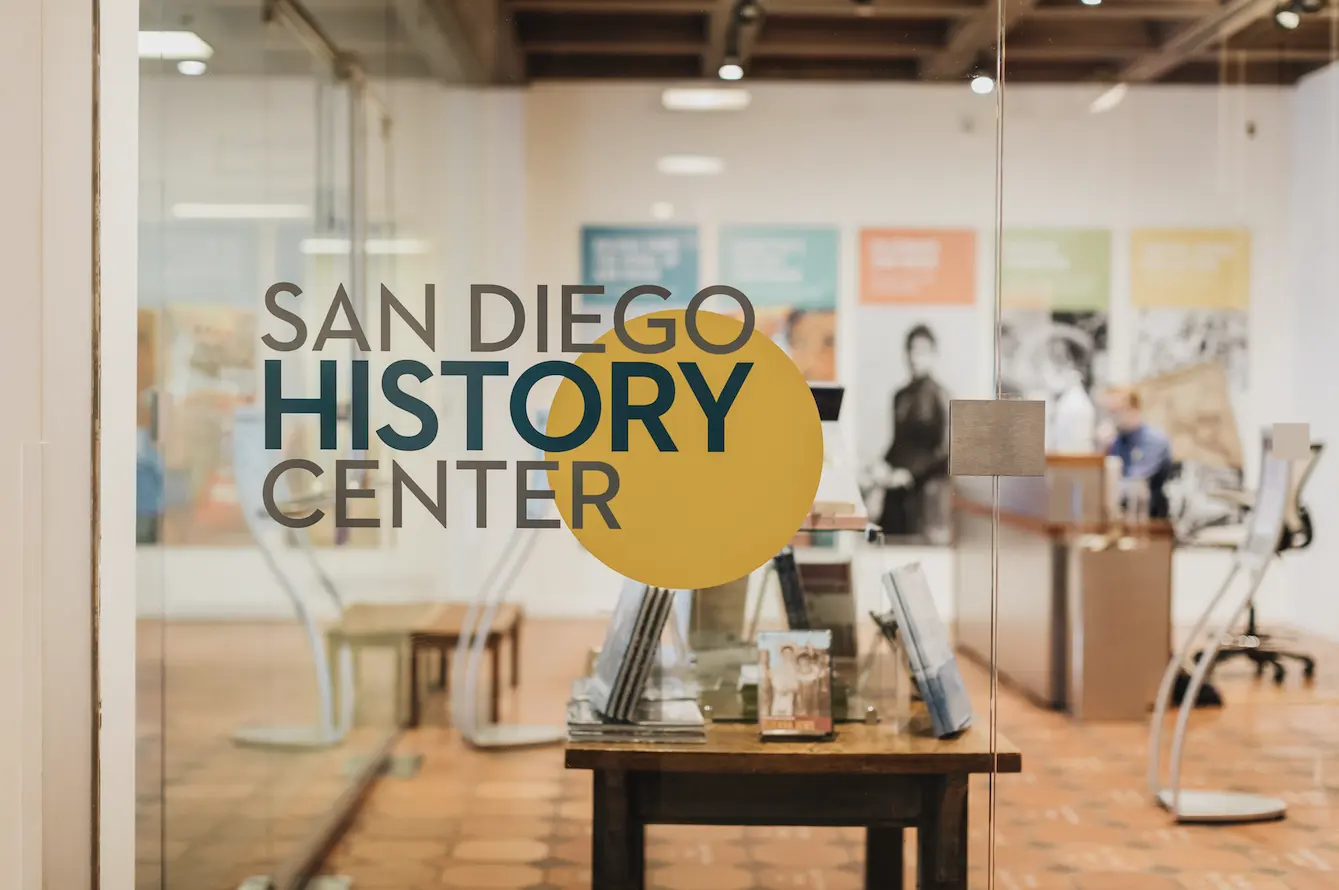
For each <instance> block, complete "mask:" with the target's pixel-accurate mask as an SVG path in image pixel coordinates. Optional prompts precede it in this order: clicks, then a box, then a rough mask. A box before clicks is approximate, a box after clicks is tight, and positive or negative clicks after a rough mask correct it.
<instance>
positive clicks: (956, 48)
mask: <svg viewBox="0 0 1339 890" xmlns="http://www.w3.org/2000/svg"><path fill="white" fill-rule="evenodd" d="M1036 4H1037V0H991V2H989V3H987V4H986V5H985V6H983V7H982V8H981V10H980V11H979V12H976V13H973V14H972V15H971V16H969V17H968V18H965V19H963V20H962V22H961V23H960V24H959V25H958V26H957V27H956V28H954V29H953V31H952V33H951V34H949V38H948V45H947V46H945V47H944V49H943V50H942V51H941V52H939V53H936V54H935V55H934V56H932V57H931V58H929V59H927V60H926V62H925V65H924V67H923V68H922V70H921V73H922V76H923V77H925V79H926V80H948V79H952V78H956V77H962V76H963V75H965V74H967V73H968V72H970V71H971V70H972V65H974V64H975V63H976V59H977V56H979V55H980V54H981V53H982V52H983V51H985V50H986V49H989V48H990V47H992V46H994V45H995V44H996V43H997V42H998V41H999V34H1000V29H1001V27H1002V28H1003V30H1004V33H1005V34H1008V33H1009V29H1010V28H1012V27H1013V26H1014V25H1015V24H1016V23H1017V22H1018V20H1019V19H1021V18H1022V17H1023V16H1024V15H1025V14H1027V12H1028V11H1029V10H1031V9H1032V7H1033V6H1035V5H1036Z"/></svg>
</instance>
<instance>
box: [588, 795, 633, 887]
mask: <svg viewBox="0 0 1339 890" xmlns="http://www.w3.org/2000/svg"><path fill="white" fill-rule="evenodd" d="M593 781H594V784H595V807H594V816H593V818H592V822H591V873H590V875H591V879H590V886H591V890H643V888H644V887H645V885H646V860H645V858H644V857H645V843H646V826H645V825H643V824H642V823H641V822H639V821H638V820H637V817H636V816H635V815H634V813H633V810H632V789H631V787H630V786H629V784H628V774H627V773H624V772H617V771H608V770H595V771H594V780H593Z"/></svg>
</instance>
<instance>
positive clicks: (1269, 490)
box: [1148, 451, 1292, 822]
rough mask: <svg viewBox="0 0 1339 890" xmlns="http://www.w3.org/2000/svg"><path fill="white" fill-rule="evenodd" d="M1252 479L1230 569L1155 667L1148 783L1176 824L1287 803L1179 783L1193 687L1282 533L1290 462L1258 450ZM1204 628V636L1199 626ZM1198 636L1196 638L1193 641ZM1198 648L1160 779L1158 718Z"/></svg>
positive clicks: (1278, 813)
mask: <svg viewBox="0 0 1339 890" xmlns="http://www.w3.org/2000/svg"><path fill="white" fill-rule="evenodd" d="M1261 463H1262V467H1261V473H1260V485H1259V488H1258V489H1257V492H1258V494H1257V497H1256V503H1255V508H1254V510H1253V511H1252V514H1251V522H1250V527H1249V530H1248V533H1247V536H1246V539H1245V540H1244V541H1243V543H1242V544H1241V546H1240V547H1238V548H1237V550H1236V553H1235V554H1234V557H1233V564H1232V570H1231V571H1230V572H1228V575H1227V578H1225V579H1224V581H1223V584H1222V586H1221V587H1219V589H1218V592H1217V593H1216V594H1215V595H1214V597H1213V599H1212V600H1211V601H1210V603H1209V605H1208V606H1207V607H1206V608H1205V610H1204V612H1203V613H1202V614H1201V615H1200V616H1199V618H1198V619H1197V620H1196V622H1195V626H1194V629H1193V630H1192V631H1191V632H1190V636H1189V637H1188V638H1187V640H1186V642H1185V643H1183V644H1182V646H1181V648H1180V649H1179V650H1178V651H1177V652H1176V654H1175V655H1174V656H1173V657H1172V660H1171V661H1170V662H1169V663H1168V665H1167V670H1166V671H1165V672H1164V673H1163V677H1162V684H1161V686H1160V687H1159V689H1158V697H1157V700H1156V703H1155V705H1154V709H1153V726H1152V730H1151V732H1150V733H1149V768H1148V787H1149V791H1150V792H1151V793H1152V795H1153V797H1154V799H1155V800H1157V802H1158V803H1159V804H1160V805H1161V806H1162V807H1164V808H1165V809H1167V810H1168V811H1170V812H1171V813H1172V815H1174V816H1175V817H1176V821H1178V822H1262V821H1267V820H1272V819H1280V818H1282V817H1283V816H1284V814H1285V813H1286V812H1287V804H1286V803H1285V802H1284V801H1282V800H1281V799H1279V798H1276V797H1269V796H1264V795H1258V794H1246V793H1241V792H1235V791H1216V790H1185V789H1182V787H1181V763H1182V760H1183V758H1184V755H1185V741H1186V728H1187V725H1188V724H1189V722H1190V715H1191V713H1192V712H1193V711H1194V710H1195V702H1196V701H1197V700H1198V697H1199V692H1200V689H1201V687H1202V686H1203V685H1204V682H1205V680H1206V679H1207V678H1208V675H1209V672H1210V670H1212V668H1213V664H1214V660H1215V656H1216V655H1217V653H1218V650H1219V648H1220V647H1221V646H1222V645H1223V640H1224V639H1226V638H1227V637H1228V636H1229V634H1230V632H1231V630H1232V628H1233V627H1235V626H1236V625H1237V624H1238V623H1239V622H1240V621H1241V618H1242V615H1244V614H1245V612H1246V609H1247V607H1248V605H1249V604H1250V603H1251V600H1252V598H1253V597H1254V596H1255V592H1256V591H1257V590H1258V589H1259V587H1260V582H1261V581H1262V580H1263V579H1264V576H1265V572H1266V570H1267V569H1268V568H1269V565H1270V563H1271V562H1272V560H1273V559H1274V555H1275V552H1276V549H1277V547H1278V543H1279V537H1280V535H1282V533H1283V519H1284V513H1285V510H1286V507H1287V498H1288V492H1289V481H1290V477H1291V474H1292V465H1291V463H1290V462H1289V461H1286V460H1281V459H1278V458H1275V457H1274V456H1273V455H1272V454H1271V453H1270V452H1268V451H1267V452H1266V453H1265V454H1264V456H1263V458H1262V460H1261ZM1239 577H1241V578H1244V579H1245V584H1244V585H1240V586H1239V590H1238V591H1237V592H1236V593H1231V594H1230V591H1231V590H1232V588H1233V587H1234V582H1236V581H1237V579H1238V578H1239ZM1223 603H1230V604H1231V609H1230V614H1229V616H1228V619H1227V621H1226V622H1225V623H1224V624H1222V625H1219V626H1214V625H1213V624H1212V621H1213V614H1214V612H1215V611H1216V610H1217V609H1218V607H1219V606H1220V605H1221V604H1223ZM1210 627H1212V629H1211V630H1210V631H1209V633H1208V636H1207V639H1206V638H1205V631H1206V628H1210ZM1201 639H1204V642H1203V643H1201ZM1201 648H1202V649H1203V652H1202V653H1201V654H1200V655H1199V657H1198V659H1197V660H1196V661H1195V666H1194V671H1193V673H1192V674H1191V677H1190V684H1189V686H1188V687H1187V688H1186V690H1185V692H1184V693H1183V694H1182V696H1181V703H1180V706H1179V709H1178V712H1177V715H1176V729H1175V730H1174V733H1173V735H1172V745H1171V754H1170V757H1169V760H1168V771H1169V775H1168V778H1167V784H1165V785H1164V784H1163V776H1162V747H1163V738H1162V736H1163V724H1164V721H1165V717H1166V714H1167V709H1168V707H1169V705H1170V704H1171V699H1172V694H1173V690H1174V687H1175V684H1176V678H1177V675H1178V673H1179V672H1180V671H1181V669H1182V666H1183V665H1187V664H1188V663H1189V661H1190V659H1191V657H1192V653H1194V652H1196V651H1197V650H1199V649H1201Z"/></svg>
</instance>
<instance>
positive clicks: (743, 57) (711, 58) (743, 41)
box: [702, 0, 766, 77]
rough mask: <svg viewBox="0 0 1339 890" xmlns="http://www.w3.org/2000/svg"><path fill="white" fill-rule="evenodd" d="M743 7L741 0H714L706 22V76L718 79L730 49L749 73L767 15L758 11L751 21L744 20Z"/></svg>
mask: <svg viewBox="0 0 1339 890" xmlns="http://www.w3.org/2000/svg"><path fill="white" fill-rule="evenodd" d="M741 5H742V3H741V0H715V2H714V3H713V5H712V7H711V13H710V17H709V18H708V20H707V44H706V47H705V49H704V50H703V53H702V76H703V77H716V75H717V72H718V71H719V70H720V67H721V65H722V64H724V62H725V57H726V56H727V55H729V54H730V52H731V50H733V51H734V54H735V57H736V58H737V59H738V60H739V64H740V65H743V66H744V68H745V70H746V71H747V70H748V60H749V56H751V55H752V54H753V45H754V43H756V42H757V39H758V30H759V28H761V27H762V20H763V15H764V14H763V13H762V12H759V14H758V15H756V16H755V17H754V18H753V20H752V21H747V22H746V21H741V20H740V19H739V7H740V6H741ZM759 5H760V6H762V5H763V4H759ZM764 8H766V7H764Z"/></svg>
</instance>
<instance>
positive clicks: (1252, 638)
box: [1189, 440, 1324, 683]
mask: <svg viewBox="0 0 1339 890" xmlns="http://www.w3.org/2000/svg"><path fill="white" fill-rule="evenodd" d="M1265 444H1266V448H1268V447H1269V442H1268V441H1267V440H1266V443H1265ZM1323 451H1324V445H1323V444H1322V443H1319V442H1317V443H1313V444H1312V446H1311V453H1310V455H1309V457H1308V458H1307V460H1306V465H1305V466H1304V467H1303V468H1302V470H1301V472H1299V473H1294V474H1293V478H1292V481H1291V485H1290V486H1289V489H1290V490H1289V492H1288V500H1287V503H1286V506H1285V512H1284V518H1283V528H1282V531H1281V533H1280V534H1279V540H1278V544H1277V545H1276V546H1275V548H1274V556H1276V557H1277V556H1281V555H1282V554H1283V553H1284V552H1285V551H1288V550H1303V549H1305V548H1307V547H1310V546H1311V541H1312V538H1313V537H1314V530H1313V528H1312V524H1311V514H1310V513H1309V512H1308V510H1307V508H1306V506H1305V505H1304V504H1303V503H1302V492H1303V490H1305V488H1306V484H1307V481H1308V480H1309V479H1310V478H1311V474H1312V472H1313V471H1314V470H1315V468H1316V462H1317V461H1319V460H1320V455H1321V453H1322V452H1323ZM1265 453H1268V451H1266V452H1265ZM1229 497H1231V499H1232V500H1234V501H1235V502H1237V503H1238V504H1240V505H1241V506H1244V507H1246V508H1248V509H1250V508H1251V507H1252V506H1254V499H1253V497H1252V496H1251V495H1250V494H1246V493H1242V492H1235V493H1232V494H1231V495H1229ZM1248 521H1249V516H1248ZM1245 530H1246V526H1244V525H1243V526H1223V527H1219V528H1210V529H1204V530H1203V531H1202V532H1200V533H1199V534H1198V535H1195V536H1194V537H1192V538H1191V539H1190V541H1189V543H1195V544H1201V545H1203V546H1209V547H1234V548H1235V547H1236V546H1237V544H1238V543H1240V541H1241V540H1242V539H1243V538H1244V537H1245ZM1203 654H1204V653H1203V652H1197V653H1196V654H1195V660H1196V661H1197V662H1198V661H1199V659H1200V658H1201V657H1202V656H1203ZM1236 658H1248V659H1250V660H1251V661H1253V662H1254V663H1255V673H1256V676H1261V675H1263V674H1264V672H1265V669H1266V668H1273V670H1274V682H1275V683H1282V682H1283V681H1284V679H1285V678H1286V677H1287V669H1286V667H1285V662H1287V661H1295V662H1298V663H1300V664H1301V665H1302V674H1303V677H1304V678H1305V679H1307V680H1312V679H1314V678H1315V675H1316V659H1315V658H1314V657H1313V656H1312V655H1310V654H1308V653H1305V652H1299V651H1296V650H1292V649H1288V648H1286V647H1284V646H1283V645H1281V644H1279V643H1277V642H1275V640H1274V638H1272V637H1270V636H1269V635H1267V634H1262V633H1260V630H1259V625H1258V624H1257V622H1256V614H1255V601H1254V599H1252V601H1251V603H1250V606H1249V608H1248V611H1247V613H1246V627H1245V629H1244V630H1243V631H1242V632H1241V633H1239V634H1236V635H1234V636H1232V637H1229V638H1228V639H1227V640H1226V641H1224V643H1223V645H1222V646H1221V647H1220V648H1219V650H1218V653H1217V655H1215V657H1214V664H1213V665H1212V666H1211V667H1217V666H1218V665H1219V664H1221V663H1223V662H1225V661H1231V660H1233V659H1236Z"/></svg>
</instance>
